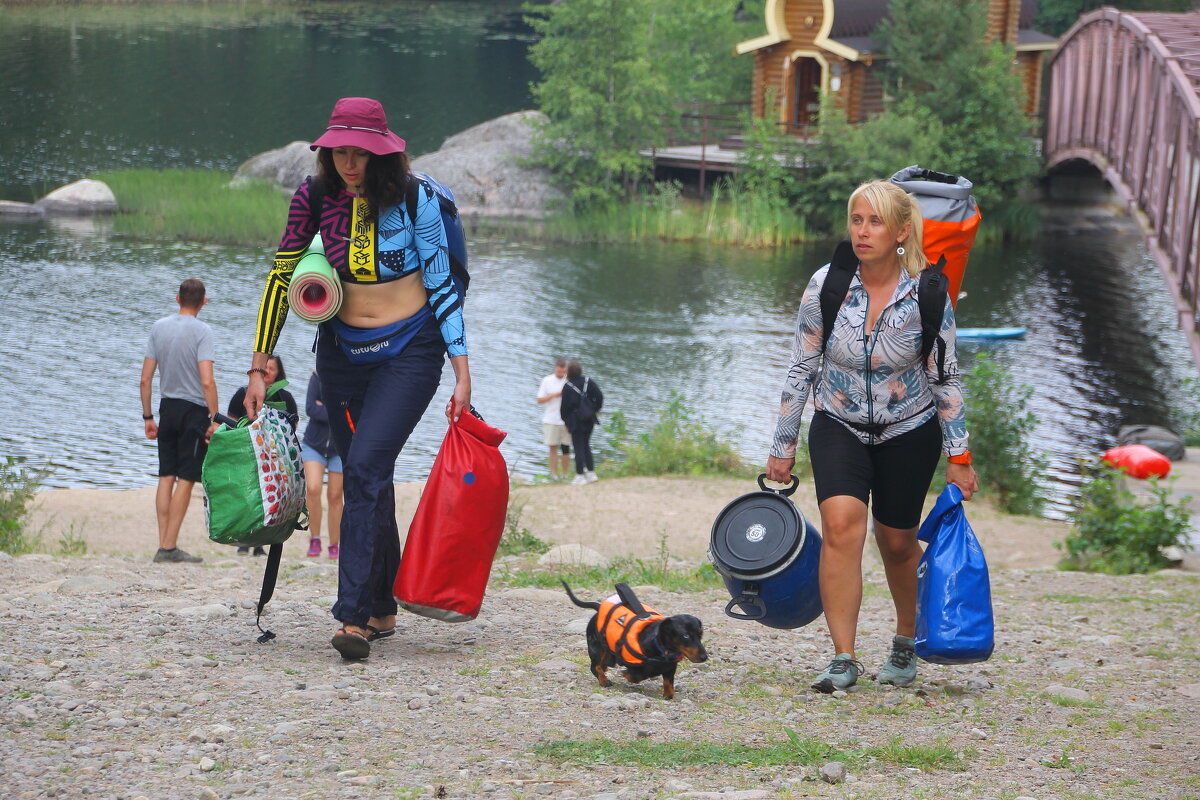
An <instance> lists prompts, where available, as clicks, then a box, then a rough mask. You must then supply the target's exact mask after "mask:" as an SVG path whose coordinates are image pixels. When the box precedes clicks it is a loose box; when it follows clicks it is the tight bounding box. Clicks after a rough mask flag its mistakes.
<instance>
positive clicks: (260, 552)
mask: <svg viewBox="0 0 1200 800" xmlns="http://www.w3.org/2000/svg"><path fill="white" fill-rule="evenodd" d="M266 554H267V551H266V550H265V549H264V548H262V547H256V548H254V555H256V556H265V555H266Z"/></svg>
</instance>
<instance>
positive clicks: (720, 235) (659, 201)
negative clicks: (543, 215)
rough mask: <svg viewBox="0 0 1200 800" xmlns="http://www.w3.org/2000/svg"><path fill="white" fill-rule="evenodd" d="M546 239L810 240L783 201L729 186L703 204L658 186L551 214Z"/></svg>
mask: <svg viewBox="0 0 1200 800" xmlns="http://www.w3.org/2000/svg"><path fill="white" fill-rule="evenodd" d="M544 235H545V236H546V238H548V239H552V240H556V241H564V242H570V243H580V242H595V243H601V244H614V243H628V242H641V241H649V240H663V241H676V242H691V241H704V242H708V243H710V244H719V245H736V246H739V247H786V246H788V245H792V244H798V243H800V242H805V241H809V240H810V239H811V238H812V237H811V235H810V232H809V230H808V228H807V226H806V225H805V224H804V220H803V219H802V218H801V217H800V215H799V214H797V213H796V212H795V211H794V210H793V209H791V208H790V207H789V206H788V205H787V203H786V202H785V201H784V200H783V199H782V198H778V197H773V196H766V195H762V194H759V193H755V192H749V191H743V190H739V189H737V188H735V187H733V186H730V185H729V184H718V185H717V186H715V187H714V188H713V191H712V195H711V196H710V197H709V199H708V200H707V201H704V202H700V201H695V200H688V199H686V198H683V197H681V196H680V194H679V191H678V187H677V186H674V188H673V185H672V184H665V185H664V184H659V185H658V186H657V187H656V191H655V192H653V193H652V194H650V195H648V196H646V197H643V198H639V199H635V200H632V201H630V202H628V203H621V204H616V205H606V206H602V207H597V208H593V209H590V210H586V211H583V212H579V213H573V214H559V215H556V216H553V217H551V218H550V219H548V220H547V221H546V225H545V228H544Z"/></svg>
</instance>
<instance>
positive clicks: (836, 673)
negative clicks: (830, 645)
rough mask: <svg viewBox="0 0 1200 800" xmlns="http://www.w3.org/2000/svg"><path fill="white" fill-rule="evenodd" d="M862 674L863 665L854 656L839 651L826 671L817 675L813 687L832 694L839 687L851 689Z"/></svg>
mask: <svg viewBox="0 0 1200 800" xmlns="http://www.w3.org/2000/svg"><path fill="white" fill-rule="evenodd" d="M862 674H863V666H862V664H860V663H858V662H857V661H855V660H854V656H852V655H850V654H849V653H838V654H837V655H836V656H834V657H833V661H830V662H829V666H828V667H826V668H825V671H824V672H822V673H821V674H820V675H818V676H817V681H816V683H814V684H813V685H812V688H814V689H816V690H817V691H818V692H822V693H823V694H832V693H833V692H836V691H837V690H838V689H849V688H850V687H851V686H853V685H854V684H855V683H857V682H858V676H859V675H862Z"/></svg>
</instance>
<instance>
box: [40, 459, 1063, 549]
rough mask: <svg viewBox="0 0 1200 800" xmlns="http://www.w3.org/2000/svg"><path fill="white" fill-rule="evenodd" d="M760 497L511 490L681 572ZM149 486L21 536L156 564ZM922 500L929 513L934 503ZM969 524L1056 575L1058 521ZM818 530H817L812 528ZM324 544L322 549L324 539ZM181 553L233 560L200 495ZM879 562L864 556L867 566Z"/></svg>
mask: <svg viewBox="0 0 1200 800" xmlns="http://www.w3.org/2000/svg"><path fill="white" fill-rule="evenodd" d="M423 487H424V484H423V483H400V484H396V520H397V524H398V525H399V527H400V530H401V536H403V535H404V533H405V532H406V531H407V530H408V525H409V522H410V521H411V519H412V515H413V513H414V512H415V511H416V507H417V502H418V500H419V499H420V494H421V490H422V488H423ZM752 491H757V486H756V484H755V483H754V481H753V480H750V479H742V478H694V477H675V476H670V477H634V478H602V479H601V480H600V481H599V482H597V483H594V484H588V485H586V486H572V485H569V484H567V483H558V484H532V485H525V484H519V485H515V486H513V487H512V489H511V494H510V508H511V509H513V510H514V511H515V510H518V509H519V522H518V525H519V527H522V528H526V529H528V530H529V532H530V533H532V534H533V535H534V536H536V537H537V538H539V539H541V540H543V541H545V542H547V543H549V544H552V545H555V544H570V543H580V544H584V545H586V546H588V547H590V548H592V549H594V550H596V551H598V552H600V553H601V554H603V555H605V556H609V557H616V556H628V557H634V558H642V559H654V558H658V557H660V556H661V555H662V551H663V549H664V548H665V550H666V552H667V553H668V554H669V555H670V556H671V557H673V558H675V559H680V560H682V561H684V562H686V563H688V564H700V563H703V562H704V561H706V560H707V555H706V554H707V549H708V540H709V536H710V534H711V530H712V523H713V520H714V519H715V518H716V516H717V515H718V514H719V513H720V511H721V510H722V509H723V508H724V507H725V506H726V505H727V504H729V503H730V502H732V501H733V500H734V499H736V498H737V497H740V496H741V495H743V494H746V493H748V492H752ZM154 494H155V487H152V486H150V487H142V488H136V489H44V490H42V491H39V492H38V494H37V498H36V500H35V501H34V510H33V513H32V514H31V515H30V520H29V525H28V530H29V532H30V533H31V534H32V535H33V536H40V537H41V540H42V541H41V544H42V546H41V548H39V550H40V552H55V551H56V550H57V543H58V542H59V540H60V539H61V538H62V537H63V536H65V535H70V536H72V537H73V538H81V539H83V540H84V541H85V542H86V543H87V545H88V554H89V555H117V556H135V557H146V558H149V557H151V556H153V554H154V551H155V549H156V548H157V521H156V519H155V514H154ZM792 499H793V501H794V502H795V503H796V506H797V508H799V509H800V511H801V513H802V514H804V515H805V517H807V518H808V519H812V520H817V519H818V518H819V515H818V512H817V508H816V503H815V501H814V499H813V492H812V483H811V481H809V480H802V481H801V485H800V490H799V491H797V492H796V494H795V495H793V497H792ZM933 499H934V498H932V497H930V498H929V499H928V500H927V503H926V510H928V508H929V506H931V505H932V502H933ZM967 509H968V519H969V520H970V522H971V525H972V527H973V528H974V530H975V533H976V535H977V536H978V537H979V540H980V542H981V543H982V545H983V548H984V552H985V554H986V556H987V559H988V563H989V565H990V566H991V567H993V568H998V569H1053V568H1054V566H1055V564H1056V563H1057V561H1058V558H1059V553H1058V550H1057V549H1055V547H1054V545H1053V542H1054V541H1059V540H1061V539H1062V538H1063V537H1064V536H1065V535H1066V533H1067V532H1068V531H1069V530H1070V526H1069V524H1067V523H1064V522H1056V521H1053V520H1045V519H1039V518H1034V517H1018V516H1012V515H1008V514H1003V513H1001V512H998V511H996V510H995V508H994V507H992V505H991V504H990V503H989V502H988V500H987V499H986V496H982V495H981V496H980V497H979V498H978V499H976V500H974V501H972V502H970V503H969V504H968V506H967ZM817 527H818V528H819V527H820V525H819V523H818V524H817ZM322 537H323V538H324V539H325V540H326V541H328V537H327V535H326V532H325V531H324V530H323V531H322ZM303 538H304V535H303V533H298V534H297V535H296V536H293V537H292V539H291V540H290V542H301V544H299V545H291V546H289V547H287V548H285V554H284V557H285V558H288V557H290V556H293V555H295V554H296V553H301V555H300V556H299V557H300V558H303V555H302V552H301V548H302V546H303V544H304V543H303V541H302V540H303ZM179 546H180V547H182V548H184V549H185V550H187V551H188V552H193V553H196V554H198V555H202V556H205V557H206V559H207V558H219V557H222V556H224V555H228V554H230V552H231V551H230V548H228V547H227V546H225V545H219V544H216V543H213V542H210V541H209V540H208V537H207V532H206V529H205V523H204V492H203V490H202V489H201V487H200V486H199V484H197V485H196V487H195V488H194V490H193V494H192V502H191V505H190V506H189V508H188V512H187V516H186V517H185V518H184V522H183V527H182V529H181V531H180V536H179ZM872 559H876V560H877V559H878V555H877V554H875V553H874V548H873V547H872V546H870V545H868V547H867V548H866V558H865V561H867V562H871V560H872Z"/></svg>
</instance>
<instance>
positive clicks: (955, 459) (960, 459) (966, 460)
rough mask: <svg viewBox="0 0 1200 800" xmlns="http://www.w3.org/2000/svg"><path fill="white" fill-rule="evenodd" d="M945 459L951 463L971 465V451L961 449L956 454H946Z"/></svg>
mask: <svg viewBox="0 0 1200 800" xmlns="http://www.w3.org/2000/svg"><path fill="white" fill-rule="evenodd" d="M946 460H947V461H949V462H950V463H951V464H962V465H963V466H967V467H969V466H971V451H970V450H963V451H962V452H961V453H959V454H958V455H956V456H947V458H946Z"/></svg>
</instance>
